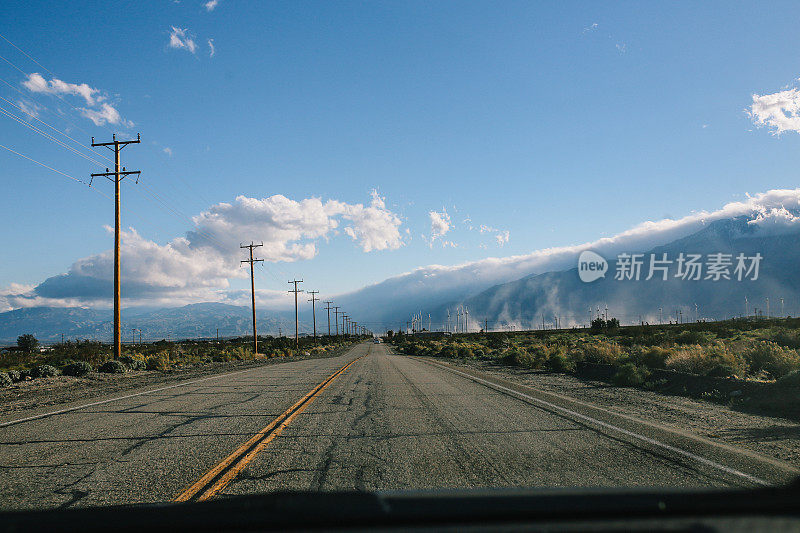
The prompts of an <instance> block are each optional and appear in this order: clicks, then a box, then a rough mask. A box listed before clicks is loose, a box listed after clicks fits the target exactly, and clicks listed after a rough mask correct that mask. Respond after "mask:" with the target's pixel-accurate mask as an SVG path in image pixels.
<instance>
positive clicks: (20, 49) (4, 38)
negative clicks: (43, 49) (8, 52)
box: [0, 33, 55, 76]
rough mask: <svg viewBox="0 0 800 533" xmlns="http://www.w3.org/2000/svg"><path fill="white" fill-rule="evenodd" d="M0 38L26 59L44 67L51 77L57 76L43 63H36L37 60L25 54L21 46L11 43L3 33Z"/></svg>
mask: <svg viewBox="0 0 800 533" xmlns="http://www.w3.org/2000/svg"><path fill="white" fill-rule="evenodd" d="M0 38H2V39H3V40H4V41H5V42H7V43H8V44H10V45H11V46H13V47H14V48H16V49H17V50H19V51H20V52H21V53H22V55H24V56H25V57H27V58H28V59H30V60H31V61H33V62H34V63H36V64H37V65H39V66H40V67H42V68H43V69H45V70H46V71H47V72H48V73H49V74H50V75H51V76H55V74H53V73H52V72H51V71H50V69H48V68H47V67H45V66H44V65H42V64H41V63H39V62H38V61H36V60H35V59H34V58H33V57H31V56H30V55H28V54H27V53H26V52H25V50H23V49H22V48H20V47H19V46H17V45H16V44H14V43H12V42H11V41H9V40H8V37H6V36H5V35H3V34H2V33H0Z"/></svg>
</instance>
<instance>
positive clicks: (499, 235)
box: [480, 224, 511, 246]
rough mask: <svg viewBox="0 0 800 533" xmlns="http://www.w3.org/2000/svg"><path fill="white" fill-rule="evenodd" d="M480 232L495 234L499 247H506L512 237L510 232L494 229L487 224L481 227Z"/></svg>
mask: <svg viewBox="0 0 800 533" xmlns="http://www.w3.org/2000/svg"><path fill="white" fill-rule="evenodd" d="M480 232H481V233H494V240H495V241H497V245H498V246H504V245H505V244H506V243H507V242H508V240H509V238H510V235H511V234H510V233H509V231H508V230H502V229H497V228H493V227H492V226H487V225H486V224H481V225H480Z"/></svg>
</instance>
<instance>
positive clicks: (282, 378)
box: [0, 343, 789, 509]
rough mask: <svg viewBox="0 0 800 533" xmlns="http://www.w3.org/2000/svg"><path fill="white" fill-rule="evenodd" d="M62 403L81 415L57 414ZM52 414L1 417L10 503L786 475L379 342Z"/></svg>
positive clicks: (0, 487)
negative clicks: (333, 354)
mask: <svg viewBox="0 0 800 533" xmlns="http://www.w3.org/2000/svg"><path fill="white" fill-rule="evenodd" d="M351 362H352V364H351V365H350V366H349V367H347V368H346V369H345V370H342V368H343V367H345V365H347V364H348V363H351ZM337 371H340V372H339V373H338V374H337V375H336V376H335V377H334V378H332V379H329V378H331V376H332V375H334V373H336V372H337ZM326 380H328V381H326ZM321 384H324V385H322V386H321V387H320V385H321ZM309 393H311V396H309ZM119 396H123V397H122V398H118V397H119ZM304 398H305V400H303V399H304ZM109 400H110V401H109ZM301 400H302V401H301ZM298 401H301V403H299V404H298ZM98 402H101V403H98ZM86 404H90V405H86ZM92 404H93V405H92ZM64 408H70V409H72V410H68V411H65V412H60V413H55V414H49V415H48V413H49V412H50V411H60V410H63V409H64ZM73 408H75V409H73ZM50 411H48V410H46V409H45V410H40V411H37V412H26V413H14V414H13V415H11V414H9V415H6V416H5V417H4V418H3V419H0V450H1V451H0V505H2V507H3V508H5V509H21V508H26V509H30V508H47V507H68V506H84V505H107V504H128V503H153V502H168V501H173V500H175V499H176V498H178V497H179V496H181V495H183V498H184V499H186V498H200V499H205V497H214V498H220V497H225V496H226V495H237V494H251V493H260V492H266V491H275V490H287V489H296V490H342V489H356V490H384V489H438V488H471V487H514V486H536V487H542V486H545V487H565V486H567V487H572V486H593V487H609V486H610V487H619V486H650V487H711V486H714V487H728V486H731V487H733V486H757V485H759V484H763V483H780V482H783V481H786V480H787V479H788V478H789V474H787V472H785V471H784V470H782V468H781V466H780V465H779V464H776V463H775V462H771V461H769V460H767V459H764V458H761V457H758V456H754V455H753V454H751V453H747V452H743V451H741V450H737V449H734V448H730V447H724V446H719V445H714V444H712V443H708V442H706V441H704V440H703V439H698V438H695V437H693V436H692V435H689V434H683V433H680V432H676V431H674V430H669V429H666V428H661V427H658V426H656V425H653V424H650V423H648V422H647V421H640V420H635V419H631V418H628V417H624V416H620V415H618V414H614V413H612V412H609V411H606V410H603V409H599V408H595V407H593V406H591V405H586V404H582V403H576V402H573V401H570V400H569V399H568V398H563V397H555V396H553V395H550V394H546V393H541V392H539V391H536V390H533V389H529V388H524V387H521V386H518V385H514V384H511V383H506V382H502V381H500V380H499V379H498V378H496V377H494V376H490V375H485V374H480V375H479V374H476V373H475V372H474V371H468V370H465V369H459V368H457V367H452V368H447V367H445V366H443V365H441V363H437V362H435V361H423V360H420V359H415V358H410V357H405V356H398V355H390V354H389V350H388V349H387V347H386V346H385V345H383V344H380V345H375V344H372V343H368V344H367V343H365V344H360V345H357V346H355V347H354V348H353V349H351V350H350V351H349V352H347V353H346V354H345V355H342V356H340V357H336V358H328V359H309V360H303V361H289V362H286V363H283V364H277V365H269V366H264V367H256V368H252V369H248V370H244V371H240V372H236V373H232V374H221V375H217V376H213V377H210V378H204V379H203V380H198V381H194V382H189V383H183V384H177V386H171V387H169V388H163V386H162V387H159V388H158V389H157V390H155V391H152V392H147V390H146V389H142V390H136V391H129V392H127V393H124V394H121V395H117V396H110V397H106V398H98V399H97V400H93V401H88V402H87V401H84V402H79V403H76V404H74V405H67V406H63V407H60V408H58V409H54V408H52V407H51V408H50ZM42 415H47V416H42ZM243 445H244V446H243ZM226 458H227V460H228V462H227V463H226V462H225V460H226ZM215 467H216V469H215ZM204 494H205V495H206V496H203V495H204Z"/></svg>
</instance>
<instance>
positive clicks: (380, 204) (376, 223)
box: [329, 189, 403, 252]
mask: <svg viewBox="0 0 800 533" xmlns="http://www.w3.org/2000/svg"><path fill="white" fill-rule="evenodd" d="M371 194H372V201H371V202H370V205H369V206H368V207H364V206H363V205H361V204H355V205H348V204H341V203H339V202H337V203H336V205H337V207H338V208H339V209H340V210H339V211H338V212H337V211H336V210H334V209H331V210H329V213H330V214H331V215H336V214H341V216H342V218H343V219H345V220H348V221H349V222H350V223H351V224H350V225H349V226H347V227H345V228H344V232H345V233H346V234H347V235H349V236H350V237H351V238H352V239H353V240H354V241H356V242H358V244H359V245H360V246H361V249H362V250H364V251H365V252H371V251H373V250H396V249H398V248H400V246H402V245H403V240H402V238H401V237H400V230H399V228H400V224H401V223H402V221H401V220H400V217H398V216H397V215H396V214H394V213H393V212H391V211H389V210H388V209H386V203H385V201H384V198H382V197H381V196H380V195H379V194H378V191H377V190H375V189H373V190H372V193H371ZM329 203H330V202H329Z"/></svg>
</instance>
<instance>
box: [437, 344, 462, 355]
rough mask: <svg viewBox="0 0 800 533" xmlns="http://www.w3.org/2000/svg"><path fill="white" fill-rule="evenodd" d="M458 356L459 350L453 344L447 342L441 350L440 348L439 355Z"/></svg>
mask: <svg viewBox="0 0 800 533" xmlns="http://www.w3.org/2000/svg"><path fill="white" fill-rule="evenodd" d="M456 356H458V350H457V349H456V347H455V346H453V345H452V344H445V345H444V346H443V347H442V349H441V350H439V357H450V358H453V357H456Z"/></svg>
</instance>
